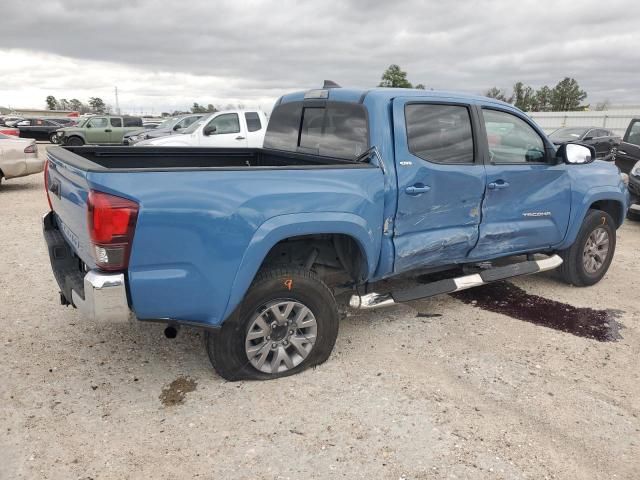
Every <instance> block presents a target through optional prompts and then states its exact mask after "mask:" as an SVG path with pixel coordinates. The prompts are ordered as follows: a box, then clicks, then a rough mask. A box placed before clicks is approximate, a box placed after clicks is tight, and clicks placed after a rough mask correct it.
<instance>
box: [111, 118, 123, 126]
mask: <svg viewBox="0 0 640 480" xmlns="http://www.w3.org/2000/svg"><path fill="white" fill-rule="evenodd" d="M109 121H110V122H111V126H112V127H121V126H122V119H121V118H110V119H109Z"/></svg>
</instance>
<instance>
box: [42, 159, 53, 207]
mask: <svg viewBox="0 0 640 480" xmlns="http://www.w3.org/2000/svg"><path fill="white" fill-rule="evenodd" d="M44 192H45V193H46V194H47V202H49V210H53V205H51V197H50V196H49V160H45V162H44Z"/></svg>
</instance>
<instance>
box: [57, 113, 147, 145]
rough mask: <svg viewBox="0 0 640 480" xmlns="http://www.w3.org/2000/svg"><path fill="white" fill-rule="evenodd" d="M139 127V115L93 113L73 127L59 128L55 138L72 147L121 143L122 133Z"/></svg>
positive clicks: (140, 119)
mask: <svg viewBox="0 0 640 480" xmlns="http://www.w3.org/2000/svg"><path fill="white" fill-rule="evenodd" d="M141 128H142V118H140V117H132V116H128V115H123V116H114V115H93V116H88V117H86V118H85V119H84V120H80V123H78V124H77V125H74V126H73V127H64V128H59V129H58V131H57V138H56V140H57V142H58V143H61V144H63V145H69V146H72V147H79V146H81V145H85V144H93V145H121V144H122V138H123V137H124V135H126V134H128V133H130V132H133V131H136V130H140V129H141Z"/></svg>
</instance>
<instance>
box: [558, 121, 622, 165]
mask: <svg viewBox="0 0 640 480" xmlns="http://www.w3.org/2000/svg"><path fill="white" fill-rule="evenodd" d="M549 138H550V139H551V141H552V142H553V143H554V144H555V145H562V144H563V143H576V142H578V143H584V144H585V145H591V146H592V147H593V148H595V149H596V158H599V159H602V160H613V158H614V155H615V150H616V147H617V146H618V144H619V143H620V137H619V136H618V135H616V134H615V133H613V132H612V131H611V130H607V129H606V128H602V127H566V128H560V129H558V130H556V131H555V132H553V133H552V134H551V135H549Z"/></svg>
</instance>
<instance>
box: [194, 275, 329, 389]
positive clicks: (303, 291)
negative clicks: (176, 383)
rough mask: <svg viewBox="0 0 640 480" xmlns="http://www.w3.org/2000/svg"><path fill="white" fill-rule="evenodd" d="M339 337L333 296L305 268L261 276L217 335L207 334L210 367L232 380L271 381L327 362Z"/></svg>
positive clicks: (213, 333) (215, 333)
mask: <svg viewBox="0 0 640 480" xmlns="http://www.w3.org/2000/svg"><path fill="white" fill-rule="evenodd" d="M337 335H338V308H337V306H336V302H335V299H334V297H333V294H332V293H331V291H330V290H329V289H328V288H327V286H326V285H325V284H324V283H323V282H322V281H321V280H320V279H318V277H317V276H316V275H315V274H314V273H313V272H310V271H307V270H304V269H301V268H278V269H271V270H266V271H264V272H261V273H259V274H258V276H257V277H256V279H255V280H254V282H253V284H252V285H251V287H250V288H249V291H248V292H247V294H246V296H245V298H244V300H243V301H242V304H241V305H240V306H239V307H238V308H237V309H236V311H235V312H234V313H233V314H232V315H231V316H230V317H229V318H228V319H227V320H226V321H225V322H224V324H223V326H222V328H221V329H220V331H218V332H207V335H206V347H207V353H208V355H209V359H210V360H211V364H212V365H213V367H214V368H215V369H216V371H217V372H218V373H219V374H220V375H221V376H222V377H224V378H226V379H227V380H269V379H273V378H279V377H284V376H287V375H293V374H295V373H298V372H300V371H302V370H304V369H306V368H308V367H311V366H315V365H318V364H320V363H322V362H324V361H325V360H326V359H327V358H329V355H330V354H331V351H332V350H333V346H334V344H335V341H336V337H337Z"/></svg>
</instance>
